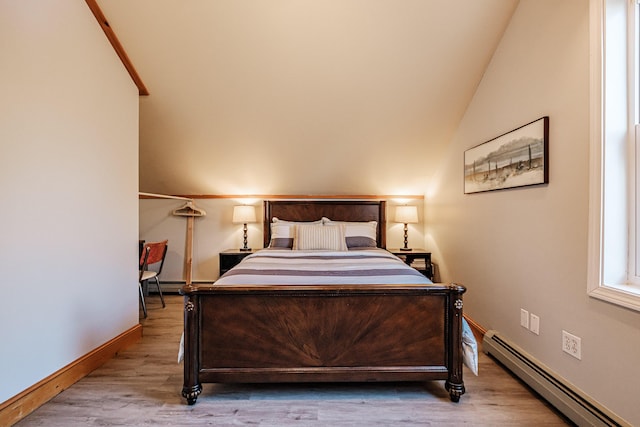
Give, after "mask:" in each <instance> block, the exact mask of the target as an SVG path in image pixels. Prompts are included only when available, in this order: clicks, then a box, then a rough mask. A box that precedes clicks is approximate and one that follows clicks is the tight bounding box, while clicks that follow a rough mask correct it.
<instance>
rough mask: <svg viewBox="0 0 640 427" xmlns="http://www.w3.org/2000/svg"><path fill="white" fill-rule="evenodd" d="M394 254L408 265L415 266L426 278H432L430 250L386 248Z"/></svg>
mask: <svg viewBox="0 0 640 427" xmlns="http://www.w3.org/2000/svg"><path fill="white" fill-rule="evenodd" d="M387 250H388V251H389V252H391V253H392V254H394V255H396V256H397V257H399V258H400V259H402V260H403V261H404V263H405V264H407V265H408V266H410V267H413V268H415V269H416V270H418V271H419V272H420V273H422V274H424V275H425V276H426V277H427V279H429V280H433V265H432V264H431V252H427V251H425V250H424V249H411V250H410V251H402V250H400V249H398V248H393V249H387Z"/></svg>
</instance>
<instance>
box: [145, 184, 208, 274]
mask: <svg viewBox="0 0 640 427" xmlns="http://www.w3.org/2000/svg"><path fill="white" fill-rule="evenodd" d="M138 194H139V195H141V196H146V197H152V198H158V199H174V200H186V201H187V203H185V204H184V205H183V206H182V207H180V208H178V209H176V210H174V211H173V215H176V216H186V217H187V240H186V244H185V257H184V269H185V275H186V279H185V282H186V284H187V285H189V286H190V285H191V283H192V274H193V229H194V218H196V217H199V216H205V215H206V214H207V213H206V212H205V211H204V210H202V209H199V208H197V207H195V205H194V203H193V199H189V198H187V197H180V196H168V195H166V194H154V193H138Z"/></svg>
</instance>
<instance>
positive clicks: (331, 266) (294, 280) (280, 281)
mask: <svg viewBox="0 0 640 427" xmlns="http://www.w3.org/2000/svg"><path fill="white" fill-rule="evenodd" d="M247 283H250V284H252V285H276V284H277V285H288V284H295V285H331V284H339V285H351V284H368V285H377V284H429V283H431V281H430V280H429V279H427V278H426V277H425V276H424V275H422V274H421V273H420V272H419V271H417V270H415V269H414V268H411V267H409V266H408V265H406V264H405V263H404V262H403V261H402V260H401V259H400V258H398V257H396V256H395V255H393V254H391V253H389V252H387V251H386V250H384V249H378V248H371V249H359V250H350V251H301V250H289V249H284V250H282V249H263V250H260V251H258V252H256V253H254V254H252V255H249V256H247V257H245V258H244V259H243V260H242V261H241V262H240V263H239V264H238V265H236V266H235V267H234V268H232V269H231V270H229V271H228V272H226V273H225V274H224V275H222V276H221V277H220V279H218V280H217V281H216V283H215V284H216V286H220V285H239V284H247Z"/></svg>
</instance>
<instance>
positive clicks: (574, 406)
mask: <svg viewBox="0 0 640 427" xmlns="http://www.w3.org/2000/svg"><path fill="white" fill-rule="evenodd" d="M482 349H483V351H484V352H485V353H487V354H490V355H491V356H493V357H494V358H495V359H496V360H498V361H499V362H500V363H502V364H503V365H504V366H506V367H507V368H508V369H509V370H510V371H511V372H513V374H514V375H516V376H517V377H518V378H520V379H521V380H522V381H524V382H525V383H526V384H527V385H528V386H529V387H531V388H532V389H533V390H535V391H536V392H537V393H538V394H539V395H540V396H542V398H544V399H545V400H546V401H548V402H549V403H550V404H551V405H553V406H554V407H555V408H556V409H557V410H558V411H560V412H561V413H562V414H564V415H565V416H566V417H567V418H569V419H570V420H571V421H573V422H574V423H576V424H577V425H579V426H587V425H588V426H631V424H629V423H627V422H626V421H624V420H623V419H621V418H620V417H618V416H617V415H615V414H614V413H612V412H611V411H609V410H608V409H606V408H605V407H603V406H602V405H600V404H598V403H597V402H595V401H594V400H593V399H591V398H589V397H588V396H587V395H586V394H585V393H584V392H582V391H580V390H579V389H578V388H576V387H575V386H573V385H572V384H571V383H569V382H567V381H566V380H565V379H564V378H562V377H560V376H559V375H557V374H556V373H554V372H553V371H551V370H550V369H549V368H547V367H546V366H544V365H543V364H542V363H540V362H538V361H537V360H536V359H535V358H534V357H532V356H531V355H529V354H527V353H526V352H524V351H523V350H522V349H521V348H519V347H518V346H517V345H515V344H513V343H512V342H510V341H509V340H507V339H506V338H504V337H501V336H500V333H499V332H498V331H495V330H490V331H487V333H486V334H485V335H484V338H483V340H482Z"/></svg>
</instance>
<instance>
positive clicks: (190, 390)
mask: <svg viewBox="0 0 640 427" xmlns="http://www.w3.org/2000/svg"><path fill="white" fill-rule="evenodd" d="M201 392H202V385H201V384H196V385H194V386H193V387H182V397H184V398H185V399H187V404H189V405H195V403H196V400H197V399H198V396H199V395H200V393H201Z"/></svg>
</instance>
